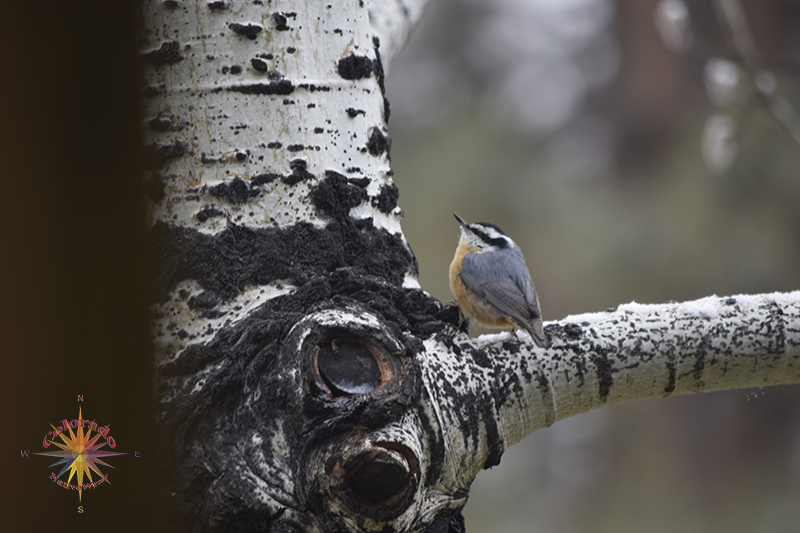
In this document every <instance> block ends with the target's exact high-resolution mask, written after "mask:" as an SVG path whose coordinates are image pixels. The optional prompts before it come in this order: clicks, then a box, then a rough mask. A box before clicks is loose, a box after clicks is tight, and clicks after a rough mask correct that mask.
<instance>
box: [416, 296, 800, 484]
mask: <svg viewBox="0 0 800 533" xmlns="http://www.w3.org/2000/svg"><path fill="white" fill-rule="evenodd" d="M545 329H546V331H547V333H548V334H549V336H550V338H551V340H552V346H551V347H550V348H549V349H547V350H541V349H538V348H536V347H535V346H534V345H533V344H532V343H530V342H517V341H516V340H514V339H513V338H512V337H511V335H510V334H508V333H502V334H498V335H486V336H482V337H479V338H477V339H467V338H466V337H463V336H461V337H460V338H459V337H454V338H453V339H452V341H450V342H451V343H452V344H451V345H450V346H447V347H445V346H438V347H437V346H436V343H434V342H433V341H430V343H429V344H427V347H428V351H429V353H435V356H434V357H432V358H429V359H428V360H427V361H426V366H427V368H428V372H429V375H431V376H437V375H438V376H442V375H445V376H447V382H448V383H450V384H453V386H455V387H456V388H457V389H458V394H456V395H455V396H456V397H459V399H458V400H455V402H456V403H453V402H454V400H452V399H451V397H452V396H453V395H452V394H451V393H450V392H445V393H443V394H440V393H437V392H435V391H434V392H433V393H432V394H434V395H435V396H436V402H438V403H439V404H441V405H439V406H438V408H437V413H449V414H447V415H443V416H442V419H443V420H442V426H443V427H447V428H448V431H447V432H446V438H447V439H448V446H449V447H450V449H452V450H459V452H458V453H456V455H458V456H464V455H466V456H470V455H472V457H473V458H474V459H473V461H472V462H471V463H469V464H461V465H459V469H460V470H459V469H456V470H455V471H454V472H453V476H454V477H453V478H452V479H451V480H450V481H451V482H452V483H454V484H455V485H460V486H465V485H464V484H465V483H467V484H468V483H469V482H470V481H471V480H472V477H474V475H476V474H477V472H478V471H479V470H480V469H481V468H483V467H485V466H491V465H493V464H496V463H497V462H498V461H499V458H500V454H502V451H503V450H505V449H507V448H508V447H509V446H511V445H513V444H515V443H516V442H519V441H520V440H522V439H523V438H524V437H525V436H527V435H529V434H530V433H533V432H534V431H536V430H538V429H541V428H544V427H547V426H550V425H551V424H553V423H554V422H556V421H557V420H562V419H564V418H567V417H569V416H573V415H576V414H580V413H585V412H587V411H590V410H592V409H595V408H597V407H602V406H608V405H615V404H619V403H622V402H627V401H631V400H640V399H646V398H657V397H664V396H670V395H673V394H690V393H695V392H709V391H715V390H722V389H737V388H745V387H758V386H767V385H782V384H789V383H799V382H800V291H795V292H792V293H788V294H784V293H773V294H763V295H754V296H746V295H740V296H734V297H729V298H724V297H722V298H720V297H716V296H711V297H708V298H703V299H700V300H696V301H693V302H685V303H681V304H678V303H666V304H660V305H642V304H637V303H630V304H624V305H620V306H619V307H618V308H617V309H616V310H613V311H611V310H610V311H607V312H601V313H588V314H583V315H576V316H569V317H566V318H565V319H564V320H561V321H558V322H556V323H552V322H551V323H549V324H548V325H547V326H546V328H545ZM465 364H466V367H465ZM436 381H437V383H441V381H442V380H441V379H438V380H436ZM465 399H466V401H465ZM472 405H480V406H481V407H480V408H474V407H471V406H472ZM464 416H466V417H468V418H474V419H477V420H480V421H482V431H481V432H480V439H477V440H473V441H472V442H470V439H469V438H467V436H466V435H464V434H463V433H461V432H459V431H458V430H454V429H456V428H459V427H460V424H459V422H458V418H459V417H464ZM495 424H496V425H495ZM465 443H466V444H465ZM464 448H466V449H467V450H468V453H466V454H464V453H462V452H461V451H460V450H462V449H464Z"/></svg>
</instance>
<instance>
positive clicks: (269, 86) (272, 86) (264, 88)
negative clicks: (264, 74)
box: [228, 80, 294, 95]
mask: <svg viewBox="0 0 800 533" xmlns="http://www.w3.org/2000/svg"><path fill="white" fill-rule="evenodd" d="M228 90H229V91H232V92H235V93H242V94H258V95H265V94H281V95H286V94H292V93H293V92H294V85H293V84H292V82H291V81H289V80H278V81H272V82H270V83H251V84H248V85H234V86H233V87H229V88H228Z"/></svg>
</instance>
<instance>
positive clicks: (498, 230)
mask: <svg viewBox="0 0 800 533" xmlns="http://www.w3.org/2000/svg"><path fill="white" fill-rule="evenodd" d="M475 224H476V225H481V226H483V227H485V228H492V229H494V230H495V231H497V233H499V234H500V235H505V234H506V232H505V231H503V230H501V229H500V228H498V227H497V226H495V225H494V224H492V223H491V222H476V223H475Z"/></svg>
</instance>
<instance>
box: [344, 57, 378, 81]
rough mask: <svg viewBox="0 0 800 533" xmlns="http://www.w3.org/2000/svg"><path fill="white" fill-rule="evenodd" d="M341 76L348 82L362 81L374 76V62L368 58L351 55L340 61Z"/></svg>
mask: <svg viewBox="0 0 800 533" xmlns="http://www.w3.org/2000/svg"><path fill="white" fill-rule="evenodd" d="M337 71H338V72H339V76H341V77H342V78H344V79H346V80H360V79H363V78H368V77H370V76H372V60H371V59H370V58H368V57H366V56H357V55H355V54H350V55H349V56H345V57H343V58H342V59H340V60H339V63H338V65H337Z"/></svg>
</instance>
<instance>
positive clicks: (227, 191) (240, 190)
mask: <svg viewBox="0 0 800 533" xmlns="http://www.w3.org/2000/svg"><path fill="white" fill-rule="evenodd" d="M208 192H209V194H211V195H212V196H216V197H218V198H222V199H224V200H226V201H228V202H229V203H232V204H236V205H241V204H246V203H247V202H250V201H251V200H254V199H256V198H258V197H259V196H261V190H259V188H258V187H257V186H255V185H253V184H252V183H247V182H246V181H245V180H243V179H242V178H239V177H235V178H233V179H232V180H231V181H228V182H224V183H220V184H218V185H214V186H213V187H209V189H208Z"/></svg>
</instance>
